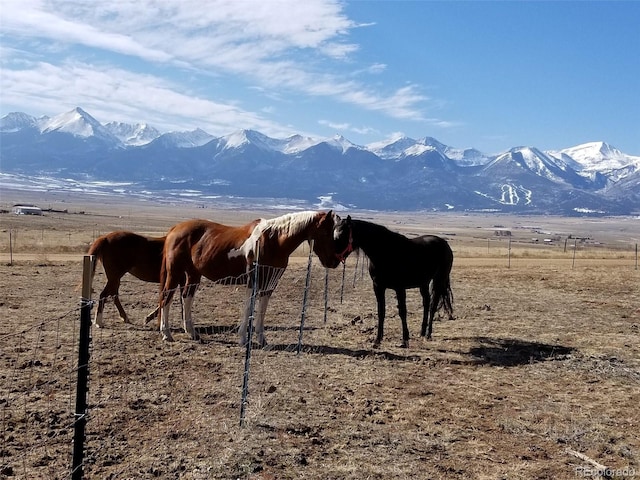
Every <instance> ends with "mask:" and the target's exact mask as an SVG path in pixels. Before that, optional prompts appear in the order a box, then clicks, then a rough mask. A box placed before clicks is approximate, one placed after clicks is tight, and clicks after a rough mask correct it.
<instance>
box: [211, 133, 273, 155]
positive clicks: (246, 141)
mask: <svg viewBox="0 0 640 480" xmlns="http://www.w3.org/2000/svg"><path fill="white" fill-rule="evenodd" d="M221 140H222V142H223V143H224V145H225V147H224V148H225V149H232V148H240V147H243V146H247V145H254V146H255V147H257V148H259V149H260V150H279V149H280V148H281V145H282V141H281V140H276V139H274V138H270V137H267V136H266V135H263V134H262V133H260V132H257V131H255V130H238V131H236V132H233V133H231V134H230V135H226V136H224V137H221Z"/></svg>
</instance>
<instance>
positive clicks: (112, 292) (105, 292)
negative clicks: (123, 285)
mask: <svg viewBox="0 0 640 480" xmlns="http://www.w3.org/2000/svg"><path fill="white" fill-rule="evenodd" d="M119 287H120V281H119V280H118V281H113V280H109V279H107V284H106V285H105V286H104V288H103V289H102V292H100V300H99V301H98V309H97V310H96V316H95V318H94V320H93V324H94V325H95V326H96V327H104V321H103V319H102V314H103V312H104V306H105V304H106V303H107V298H109V297H113V298H114V303H115V304H116V307H117V308H118V311H119V312H120V316H121V317H122V314H124V315H125V317H126V313H124V310H122V305H121V304H120V301H119V300H118V288H119Z"/></svg>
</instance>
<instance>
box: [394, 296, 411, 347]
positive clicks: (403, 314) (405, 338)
mask: <svg viewBox="0 0 640 480" xmlns="http://www.w3.org/2000/svg"><path fill="white" fill-rule="evenodd" d="M396 299H397V301H398V315H400V320H401V321H402V348H409V327H408V326H407V291H406V290H405V289H398V290H396Z"/></svg>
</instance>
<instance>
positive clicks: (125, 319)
mask: <svg viewBox="0 0 640 480" xmlns="http://www.w3.org/2000/svg"><path fill="white" fill-rule="evenodd" d="M120 320H122V321H123V322H124V323H129V324H130V323H131V321H130V320H129V318H128V317H120Z"/></svg>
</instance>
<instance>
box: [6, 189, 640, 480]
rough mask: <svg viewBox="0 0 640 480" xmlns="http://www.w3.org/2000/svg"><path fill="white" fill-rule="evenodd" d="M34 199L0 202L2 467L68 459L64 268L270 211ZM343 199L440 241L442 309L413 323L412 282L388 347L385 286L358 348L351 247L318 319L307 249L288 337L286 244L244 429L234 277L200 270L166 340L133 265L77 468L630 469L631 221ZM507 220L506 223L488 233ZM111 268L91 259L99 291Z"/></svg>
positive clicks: (71, 312)
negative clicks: (446, 264) (378, 207)
mask: <svg viewBox="0 0 640 480" xmlns="http://www.w3.org/2000/svg"><path fill="white" fill-rule="evenodd" d="M3 193H4V192H3ZM1 201H2V202H5V203H6V204H5V205H0V207H4V208H7V207H8V205H10V203H11V201H13V199H11V198H8V197H7V196H6V195H4V196H3V198H2V199H1ZM45 201H46V202H47V203H44V204H43V202H42V200H41V201H40V205H41V206H43V207H45V208H47V207H49V206H51V208H53V210H56V211H50V212H45V213H46V214H45V215H44V216H42V217H26V216H15V215H11V214H7V213H5V214H0V478H2V479H5V478H6V479H14V478H16V479H34V478H50V479H63V478H70V466H71V459H72V457H71V454H72V436H73V430H72V428H71V425H72V424H73V420H74V413H73V412H74V407H75V376H76V367H77V337H78V328H79V319H80V313H79V312H80V310H79V305H80V293H79V290H78V286H79V284H80V279H81V270H82V267H81V261H82V256H83V252H84V251H86V248H87V247H88V245H89V243H90V242H91V241H92V240H93V239H94V238H95V237H96V236H98V235H100V234H103V233H106V232H109V231H112V230H116V229H129V230H133V231H136V232H139V233H145V234H149V235H161V234H162V233H164V232H165V231H166V229H167V228H168V227H169V226H171V225H172V224H174V223H176V222H178V221H180V220H183V219H186V218H193V217H204V218H209V219H212V220H215V221H219V222H221V223H228V224H240V223H246V222H247V221H249V220H251V219H253V218H256V217H259V216H275V215H277V214H279V213H280V212H258V211H252V212H242V211H231V210H220V211H219V210H215V209H213V208H207V209H202V208H196V206H193V205H186V206H184V205H154V204H147V203H141V202H138V203H134V204H127V203H125V202H124V201H117V200H112V199H108V201H104V200H100V201H96V200H95V199H93V200H90V201H89V200H86V199H82V200H81V199H78V198H75V199H72V198H62V197H60V198H57V197H50V198H48V199H46V200H45ZM62 210H67V212H66V213H64V212H62ZM80 212H83V213H80ZM352 215H353V216H354V217H355V218H363V219H367V220H373V221H376V222H378V223H382V224H384V225H387V226H388V227H390V228H392V229H396V230H399V231H402V232H404V233H405V234H407V235H416V234H421V233H426V232H429V233H435V234H439V235H441V236H444V237H446V238H447V239H448V240H449V242H450V244H451V246H452V248H453V250H454V255H455V260H454V267H453V272H452V287H453V292H454V299H455V303H454V308H455V316H456V318H455V319H454V320H448V319H441V320H439V321H436V322H435V324H434V338H433V340H432V341H429V342H427V341H423V340H422V339H421V338H420V337H419V328H420V321H421V316H422V307H421V299H420V296H419V294H418V292H417V291H409V293H408V311H409V329H410V331H411V344H410V348H409V349H403V348H400V347H399V345H400V341H401V328H400V321H399V318H398V316H397V314H396V311H395V298H394V297H393V295H392V294H391V293H390V292H389V293H388V301H387V312H388V313H387V315H388V316H387V322H386V328H385V339H384V341H383V343H382V345H381V347H380V348H379V349H372V347H371V346H372V343H373V339H374V336H375V332H376V314H375V309H376V306H375V299H374V296H373V291H372V289H371V282H370V279H369V278H368V274H367V272H366V270H364V269H363V268H362V267H363V259H362V258H360V259H359V261H358V263H357V265H356V257H355V256H352V257H350V258H349V260H348V262H347V264H346V268H345V270H344V272H343V269H342V267H339V268H338V269H336V270H333V271H330V275H329V288H328V293H329V295H328V300H327V302H328V310H327V312H326V319H325V309H324V298H323V297H324V269H322V268H321V267H320V265H319V262H318V261H317V259H316V261H315V262H314V264H313V265H314V266H313V275H312V284H311V291H310V294H309V305H308V307H307V311H306V317H305V328H304V330H303V337H302V342H301V344H302V349H301V351H300V353H298V352H297V351H296V350H297V349H296V347H297V344H298V340H299V327H300V320H301V306H302V299H303V289H304V283H305V277H306V265H307V253H308V250H306V249H304V248H302V249H300V250H299V251H298V252H296V253H295V254H294V257H293V259H292V260H293V261H292V263H291V265H290V266H289V268H288V270H287V272H286V273H285V275H284V277H283V278H282V280H281V283H280V285H279V286H278V289H277V290H276V293H275V294H274V296H273V298H272V301H271V303H270V305H269V309H268V311H267V320H266V327H267V331H266V333H267V340H268V341H269V345H268V347H267V348H265V349H262V350H260V349H254V350H253V352H252V358H251V369H250V382H249V395H248V404H247V408H246V418H245V425H244V426H242V427H241V426H240V424H239V418H240V405H241V390H242V378H243V370H244V365H245V350H244V349H243V348H240V347H239V346H238V345H237V332H236V331H235V329H236V327H237V323H238V319H239V317H240V312H241V309H242V304H243V302H244V294H243V291H242V290H243V288H235V287H232V286H220V285H214V284H211V283H210V282H204V283H203V285H202V286H201V288H200V290H199V291H198V293H197V295H196V299H195V303H194V320H195V323H196V327H197V329H198V330H199V332H200V334H201V341H200V342H194V341H192V340H190V339H189V338H188V336H187V335H186V334H184V333H182V332H181V330H180V329H179V328H178V327H179V326H180V325H179V322H178V317H179V312H180V306H179V304H177V303H175V304H174V307H173V309H172V314H173V315H172V324H173V327H175V333H174V337H175V339H176V341H175V342H174V343H164V342H162V340H161V338H160V335H159V334H158V332H156V331H153V330H152V328H151V327H150V326H145V325H144V324H143V323H144V322H143V319H144V317H145V316H146V314H147V313H148V312H149V311H150V310H151V309H152V308H154V307H155V304H156V302H157V286H156V285H153V284H147V283H143V282H141V281H139V280H137V279H135V278H133V277H130V276H126V277H125V278H124V280H123V286H122V288H121V292H120V293H121V299H122V302H123V304H124V307H125V309H126V310H127V312H128V313H129V315H130V317H131V318H132V321H133V323H132V324H129V325H127V324H124V323H122V322H121V321H120V319H119V318H118V315H117V311H116V309H115V307H114V306H113V304H112V303H109V304H107V307H106V309H105V321H106V328H103V329H95V328H94V329H92V347H91V361H90V367H91V381H90V388H89V405H90V408H89V417H88V422H87V430H86V437H87V442H86V457H85V467H84V472H85V477H86V478H92V479H93V478H96V479H128V478H131V479H151V478H162V479H209V478H216V479H237V478H243V479H244V478H249V479H265V480H266V479H298V478H306V479H365V478H369V479H389V478H399V479H403V478H406V479H415V478H425V479H427V478H432V479H452V478H454V479H455V478H458V479H503V478H504V479H573V478H603V476H604V477H606V478H632V477H634V476H635V477H640V415H639V414H638V405H639V404H640V344H639V342H638V339H639V337H640V281H639V280H640V271H639V270H637V268H636V264H635V262H636V259H635V252H634V244H635V243H636V242H637V241H638V239H639V238H640V220H639V219H637V218H636V219H631V218H626V219H597V220H588V221H585V220H583V219H561V218H547V217H528V218H517V217H508V216H493V217H492V216H479V215H460V214H458V215H453V214H451V215H443V214H407V215H401V214H397V215H377V214H376V215H373V214H369V213H353V214H352ZM506 229H508V230H509V231H511V234H512V235H511V237H506V236H502V235H497V233H498V232H503V230H506ZM9 237H11V241H12V245H11V247H9ZM509 239H510V240H509ZM545 240H547V241H545ZM565 241H566V243H565ZM574 244H575V248H574ZM104 281H105V280H104V275H103V274H102V271H101V267H98V274H97V275H96V278H95V282H94V290H95V292H96V293H95V294H94V296H97V293H98V292H99V291H100V289H101V288H102V286H103V285H104ZM341 297H342V301H341ZM602 468H606V471H603V470H602ZM599 469H600V470H599ZM601 474H604V475H601Z"/></svg>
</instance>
